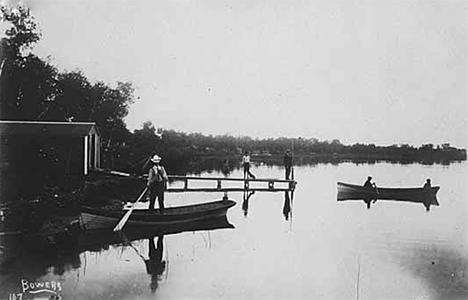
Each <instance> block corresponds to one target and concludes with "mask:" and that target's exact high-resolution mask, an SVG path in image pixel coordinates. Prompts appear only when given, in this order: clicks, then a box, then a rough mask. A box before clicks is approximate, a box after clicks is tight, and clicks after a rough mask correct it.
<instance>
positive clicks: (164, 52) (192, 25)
mask: <svg viewBox="0 0 468 300" xmlns="http://www.w3.org/2000/svg"><path fill="white" fill-rule="evenodd" d="M29 2H30V4H29V5H30V7H31V9H32V13H33V15H34V16H35V18H36V20H37V22H38V23H39V26H40V28H41V31H42V39H41V41H40V42H39V43H38V44H37V45H36V46H35V48H34V53H36V54H38V55H39V56H41V57H47V56H50V58H51V62H52V63H53V64H55V65H56V66H57V67H58V68H59V69H60V70H76V69H80V70H82V71H83V72H84V74H85V75H86V76H87V77H88V78H90V79H91V80H93V81H96V80H100V81H104V82H106V83H108V84H110V85H112V86H114V85H115V84H116V82H117V81H129V82H131V83H133V85H134V86H135V88H136V90H135V96H136V97H137V98H138V99H137V101H136V102H135V103H134V104H133V105H132V106H131V108H130V112H129V115H128V117H127V118H126V123H127V126H128V128H129V129H131V130H134V129H138V128H141V126H142V124H143V122H145V121H148V120H149V121H151V122H152V123H153V124H154V125H155V126H156V127H159V128H166V129H175V130H179V131H184V132H201V133H204V134H231V135H234V136H239V135H240V136H251V137H254V138H257V137H258V138H268V137H273V138H274V137H280V136H285V137H296V138H297V137H302V138H311V137H315V138H318V139H319V140H332V139H339V140H340V141H341V142H342V143H344V144H353V143H357V142H359V143H374V144H377V145H391V144H405V143H408V144H411V145H416V146H418V145H421V144H425V143H433V144H441V143H445V142H449V143H451V144H452V145H455V146H457V147H463V148H468V17H467V16H468V1H454V0H448V1H447V0H443V1H436V0H425V1H406V0H405V1H386V0H376V1H353V0H345V1H319V0H317V1H295V0H287V1H286V0H284V1H281V0H275V1H272V0H269V1H242V0H236V1H230V0H219V1H205V0H199V1H194V0H184V1H177V0H174V1H150V0H146V1H138V0H137V1H134V0H133V1H116V0H114V1H103V0H81V1H76V0H61V1H48V0H47V1H46V0H37V1H34V0H32V1H29Z"/></svg>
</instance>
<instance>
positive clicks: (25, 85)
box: [0, 5, 466, 173]
mask: <svg viewBox="0 0 468 300" xmlns="http://www.w3.org/2000/svg"><path fill="white" fill-rule="evenodd" d="M0 18H1V19H2V21H7V22H9V23H10V24H11V27H10V28H9V29H7V31H6V32H5V37H4V38H2V39H1V41H0V70H1V71H0V72H1V75H0V119H3V120H36V121H69V122H95V123H96V124H97V126H98V128H99V130H100V133H101V137H102V140H103V144H102V147H103V149H102V150H103V154H104V155H103V159H104V161H103V165H104V166H105V167H107V168H111V169H118V170H122V171H128V172H139V171H141V168H142V166H143V165H144V163H145V161H146V160H147V159H148V157H149V156H150V155H152V154H154V153H158V154H159V155H161V156H162V157H163V164H165V165H166V167H167V168H168V169H169V170H170V171H172V172H171V173H180V172H185V171H194V170H197V168H198V169H200V168H201V169H203V168H208V169H209V168H217V167H219V166H220V165H221V163H220V161H221V160H224V159H230V160H231V164H232V165H233V166H235V165H236V164H238V161H239V159H238V158H239V157H240V156H241V154H242V153H243V152H244V151H246V150H247V151H250V152H251V154H252V157H253V161H254V162H255V161H256V160H257V161H262V162H267V163H281V156H282V155H283V153H284V152H285V150H286V149H291V150H292V151H293V154H294V155H295V156H296V157H300V158H301V160H300V161H302V162H304V161H305V162H321V161H331V162H336V161H342V160H353V161H366V160H367V161H373V160H397V161H401V162H423V163H425V162H426V163H432V162H442V163H444V162H450V161H454V160H466V150H465V149H457V148H454V147H451V146H450V144H448V143H446V144H442V145H433V144H426V145H421V146H420V147H414V146H411V145H408V144H405V145H391V146H377V145H374V144H369V145H365V144H360V143H357V144H354V145H344V144H342V143H341V142H340V141H339V140H332V141H319V140H318V139H315V138H306V137H303V138H285V137H283V138H268V139H252V138H250V137H234V136H231V135H217V136H213V135H204V134H201V133H183V132H179V131H176V130H170V129H157V128H156V127H155V126H154V125H153V124H152V123H151V122H149V121H148V122H145V123H144V124H143V125H142V128H141V129H137V130H135V131H134V132H133V133H132V132H130V131H129V130H128V129H127V127H126V125H125V122H124V118H125V117H126V116H127V114H128V110H129V108H130V106H131V104H132V103H134V101H135V100H136V99H135V96H134V88H133V86H132V84H131V83H129V82H117V83H116V85H115V86H109V85H108V84H106V83H104V82H101V81H98V82H94V83H93V82H91V81H90V80H89V79H87V77H86V76H85V75H84V74H83V73H82V72H81V71H79V70H75V71H59V70H58V69H57V67H55V66H54V65H52V63H51V62H50V59H42V58H40V57H38V56H37V55H35V54H34V53H33V52H32V51H31V49H32V46H33V45H34V44H35V43H37V42H38V41H39V40H40V37H41V34H40V31H39V29H38V26H37V23H36V21H35V20H34V17H33V16H32V15H31V13H30V11H29V9H28V8H27V7H25V6H22V5H20V6H17V7H13V8H12V7H7V6H5V5H2V7H1V10H0ZM297 161H299V160H297V159H296V162H297Z"/></svg>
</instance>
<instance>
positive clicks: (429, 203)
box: [423, 178, 432, 211]
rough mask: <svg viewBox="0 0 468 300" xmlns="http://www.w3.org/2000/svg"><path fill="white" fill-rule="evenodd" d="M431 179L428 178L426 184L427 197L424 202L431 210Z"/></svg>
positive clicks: (427, 208)
mask: <svg viewBox="0 0 468 300" xmlns="http://www.w3.org/2000/svg"><path fill="white" fill-rule="evenodd" d="M431 187H432V185H431V180H430V179H429V178H428V179H426V183H425V184H424V187H423V188H424V191H425V192H426V197H425V198H424V199H423V204H424V206H425V207H426V210H427V211H429V210H430V209H431V197H430V193H431Z"/></svg>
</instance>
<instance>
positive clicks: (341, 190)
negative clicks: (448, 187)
mask: <svg viewBox="0 0 468 300" xmlns="http://www.w3.org/2000/svg"><path fill="white" fill-rule="evenodd" d="M439 189H440V187H438V186H433V187H431V188H423V187H413V188H389V187H375V188H374V187H364V186H362V185H355V184H349V183H344V182H338V196H337V200H338V201H346V200H364V201H365V202H366V203H368V202H369V203H370V201H371V200H394V201H405V202H414V203H422V204H424V206H425V207H426V209H428V208H429V207H430V205H436V206H439V202H438V201H437V197H436V194H437V192H438V191H439ZM368 206H369V205H368Z"/></svg>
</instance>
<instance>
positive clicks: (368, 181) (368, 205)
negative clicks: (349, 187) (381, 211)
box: [364, 176, 377, 208]
mask: <svg viewBox="0 0 468 300" xmlns="http://www.w3.org/2000/svg"><path fill="white" fill-rule="evenodd" d="M371 180H372V177H371V176H367V180H366V182H364V187H367V188H371V189H372V191H373V192H376V190H377V186H376V185H375V183H373V182H372V181H371ZM372 200H374V201H373V202H374V203H375V202H377V197H366V198H365V199H364V202H366V204H367V208H370V204H371V201H372Z"/></svg>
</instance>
